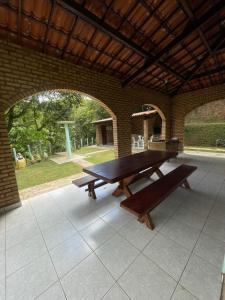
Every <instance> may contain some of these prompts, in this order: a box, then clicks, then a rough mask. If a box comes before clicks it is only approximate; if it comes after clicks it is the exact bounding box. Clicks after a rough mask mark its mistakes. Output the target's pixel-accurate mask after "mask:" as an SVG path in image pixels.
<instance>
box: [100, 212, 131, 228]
mask: <svg viewBox="0 0 225 300" xmlns="http://www.w3.org/2000/svg"><path fill="white" fill-rule="evenodd" d="M102 219H103V220H104V221H105V222H107V223H108V224H110V225H111V226H112V227H113V228H115V229H116V230H119V229H120V228H121V227H122V226H123V225H125V224H126V223H127V222H128V221H130V220H133V219H134V217H133V216H132V215H131V214H129V213H127V212H125V211H124V210H123V209H121V208H115V209H113V210H111V211H110V212H109V213H107V214H106V215H104V216H103V217H102Z"/></svg>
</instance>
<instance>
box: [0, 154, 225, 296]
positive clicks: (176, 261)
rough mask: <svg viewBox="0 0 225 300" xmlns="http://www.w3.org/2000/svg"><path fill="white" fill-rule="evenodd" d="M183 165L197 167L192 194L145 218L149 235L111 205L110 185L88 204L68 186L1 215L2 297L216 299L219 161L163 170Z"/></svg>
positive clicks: (177, 195)
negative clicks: (150, 224) (152, 227)
mask: <svg viewBox="0 0 225 300" xmlns="http://www.w3.org/2000/svg"><path fill="white" fill-rule="evenodd" d="M182 162H185V163H189V164H193V165H197V166H198V170H197V171H196V172H195V173H194V174H193V175H192V176H191V178H190V183H191V185H192V188H193V189H192V190H191V191H187V190H185V189H182V188H179V189H178V190H177V191H175V192H174V193H173V194H172V195H170V196H169V197H168V198H167V200H166V201H164V202H163V203H162V204H161V205H160V206H158V207H157V208H156V209H155V210H154V211H153V212H152V217H153V220H154V222H155V224H156V229H155V230H154V231H151V230H149V229H147V228H146V227H145V226H144V225H142V224H140V223H138V222H137V221H136V219H135V218H134V217H133V216H132V215H130V214H128V213H127V212H125V211H124V210H122V209H121V208H120V207H119V203H120V201H121V200H122V199H123V197H121V198H119V199H116V198H114V197H112V196H111V193H112V191H113V189H114V188H115V186H113V185H107V186H104V187H102V188H100V189H98V190H97V195H98V199H97V201H96V202H95V201H93V200H90V199H88V197H87V194H86V193H85V192H84V190H79V189H77V188H76V187H74V186H72V185H69V186H66V187H64V188H60V189H58V190H55V191H52V192H49V193H47V194H43V195H41V196H38V197H35V198H30V199H29V200H26V201H24V202H23V206H22V207H21V208H18V209H15V210H13V211H10V212H7V213H6V214H5V213H3V212H2V213H1V215H0V299H7V300H8V299H15V300H19V299H21V300H28V299H41V300H44V299H47V300H61V299H73V300H79V299H104V300H106V299H113V300H120V299H121V300H122V299H124V300H125V299H137V300H142V299H146V300H149V299H150V300H151V299H153V300H164V299H172V300H182V299H183V300H186V299H204V300H218V299H219V293H220V269H221V265H222V260H223V255H224V253H225V159H223V158H212V157H210V158H208V157H199V156H188V155H181V156H180V157H179V159H177V160H171V161H170V162H168V163H166V164H165V165H164V167H163V168H162V170H163V171H164V172H165V173H166V172H168V171H169V170H171V169H173V168H174V167H175V166H176V165H178V164H180V163H182ZM148 183H149V182H148V181H142V182H139V183H137V184H135V185H134V186H132V190H133V191H137V190H138V189H140V188H142V187H143V186H145V185H146V184H148Z"/></svg>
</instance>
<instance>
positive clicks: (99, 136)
mask: <svg viewBox="0 0 225 300" xmlns="http://www.w3.org/2000/svg"><path fill="white" fill-rule="evenodd" d="M95 128H96V145H98V146H99V145H102V128H101V125H99V124H96V127H95Z"/></svg>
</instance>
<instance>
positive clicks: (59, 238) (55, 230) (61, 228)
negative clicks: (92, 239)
mask: <svg viewBox="0 0 225 300" xmlns="http://www.w3.org/2000/svg"><path fill="white" fill-rule="evenodd" d="M76 232H77V231H76V230H75V229H74V227H73V226H72V224H71V223H70V222H68V221H65V222H62V223H57V224H55V225H54V226H52V227H50V228H48V229H47V230H44V231H43V232H42V233H43V237H44V239H45V242H46V244H47V247H48V249H49V250H51V249H53V248H54V247H56V246H57V245H58V244H60V243H62V242H63V241H65V240H67V239H69V238H70V237H72V236H73V235H74V234H75V233H76Z"/></svg>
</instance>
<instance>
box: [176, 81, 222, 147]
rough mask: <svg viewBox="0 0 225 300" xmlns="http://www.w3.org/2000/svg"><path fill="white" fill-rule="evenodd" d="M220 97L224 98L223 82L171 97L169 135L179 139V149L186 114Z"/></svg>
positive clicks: (220, 98)
mask: <svg viewBox="0 0 225 300" xmlns="http://www.w3.org/2000/svg"><path fill="white" fill-rule="evenodd" d="M222 99H225V84H221V85H217V86H213V87H210V88H206V89H202V90H197V91H193V92H189V93H184V94H180V95H177V96H175V97H174V98H173V99H172V111H171V112H172V113H171V126H172V131H171V136H176V137H178V138H179V139H180V141H181V147H180V150H182V149H183V139H184V120H185V116H186V114H188V113H189V112H191V111H192V110H193V109H195V108H197V107H199V106H201V105H203V104H206V103H209V102H212V101H217V100H222Z"/></svg>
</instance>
